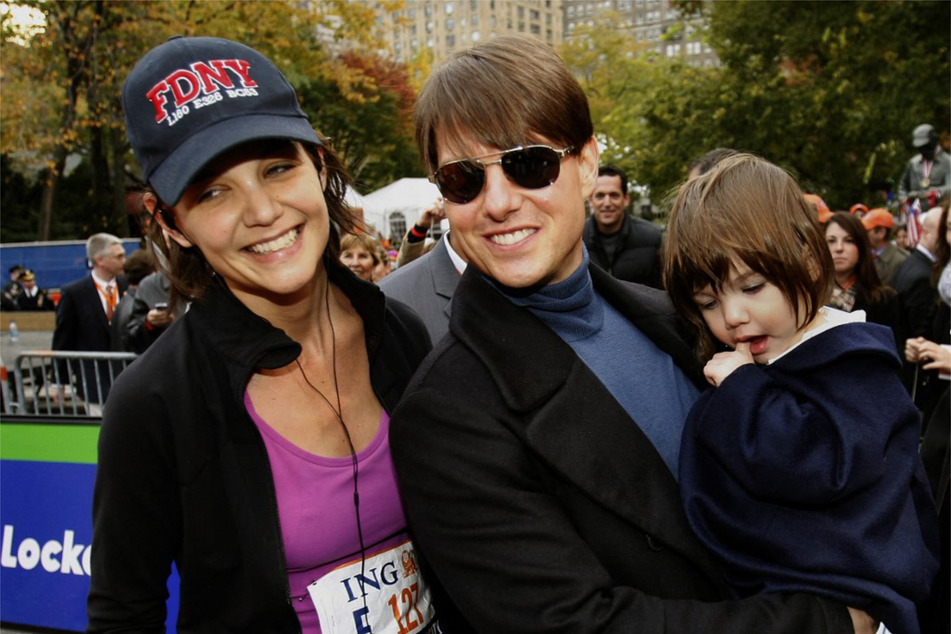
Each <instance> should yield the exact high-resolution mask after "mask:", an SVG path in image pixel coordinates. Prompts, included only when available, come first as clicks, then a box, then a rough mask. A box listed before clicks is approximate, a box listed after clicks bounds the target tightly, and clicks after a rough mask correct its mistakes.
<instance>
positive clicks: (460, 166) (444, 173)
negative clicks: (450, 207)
mask: <svg viewBox="0 0 951 634" xmlns="http://www.w3.org/2000/svg"><path fill="white" fill-rule="evenodd" d="M484 183H485V168H484V167H482V166H481V165H479V164H478V163H474V162H472V161H457V162H455V163H448V164H447V165H443V166H442V167H440V168H439V169H438V170H436V186H437V187H439V191H440V193H442V195H443V196H445V197H446V198H447V199H448V200H449V201H451V202H454V203H456V204H459V205H462V204H465V203H467V202H469V201H470V200H472V199H473V198H475V197H476V196H478V195H479V192H481V191H482V185H483V184H484Z"/></svg>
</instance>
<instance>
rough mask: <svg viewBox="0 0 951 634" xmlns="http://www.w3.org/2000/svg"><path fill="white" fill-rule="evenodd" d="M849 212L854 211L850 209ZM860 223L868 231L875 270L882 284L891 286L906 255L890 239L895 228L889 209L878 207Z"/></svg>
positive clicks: (906, 253)
mask: <svg viewBox="0 0 951 634" xmlns="http://www.w3.org/2000/svg"><path fill="white" fill-rule="evenodd" d="M855 207H856V205H852V209H855ZM850 213H855V212H854V211H851V210H850ZM862 224H863V225H864V226H865V230H866V231H867V232H868V241H869V242H870V243H871V244H872V255H873V256H874V258H875V271H876V272H878V277H879V278H880V279H881V280H882V284H885V285H887V286H891V285H892V280H894V278H895V273H896V272H897V271H898V267H900V266H901V264H902V262H904V261H905V258H907V257H908V252H907V251H905V250H904V249H902V248H900V247H898V246H896V245H895V243H894V242H892V241H891V234H892V229H894V228H895V218H894V217H893V216H892V214H891V212H890V211H888V210H887V209H884V208H882V207H879V208H876V209H872V210H871V211H869V212H868V213H867V214H865V215H864V216H862Z"/></svg>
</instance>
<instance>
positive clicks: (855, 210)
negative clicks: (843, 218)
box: [849, 203, 868, 219]
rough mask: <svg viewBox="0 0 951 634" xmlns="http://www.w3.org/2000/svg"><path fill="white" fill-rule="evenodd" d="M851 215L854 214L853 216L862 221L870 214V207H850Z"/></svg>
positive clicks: (855, 205)
mask: <svg viewBox="0 0 951 634" xmlns="http://www.w3.org/2000/svg"><path fill="white" fill-rule="evenodd" d="M849 213H850V214H852V215H853V216H858V217H859V219H861V218H862V217H863V216H865V214H867V213H868V207H866V206H865V205H863V204H862V203H855V204H854V205H852V206H851V207H849Z"/></svg>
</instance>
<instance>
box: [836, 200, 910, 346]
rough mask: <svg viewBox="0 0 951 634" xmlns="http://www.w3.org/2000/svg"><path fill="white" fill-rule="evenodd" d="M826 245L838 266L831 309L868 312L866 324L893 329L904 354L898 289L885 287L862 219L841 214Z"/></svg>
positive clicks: (842, 212)
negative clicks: (871, 323) (876, 269)
mask: <svg viewBox="0 0 951 634" xmlns="http://www.w3.org/2000/svg"><path fill="white" fill-rule="evenodd" d="M825 232H826V242H828V244H829V251H830V253H831V254H832V262H833V264H834V265H835V285H834V287H833V289H832V297H831V299H830V300H829V305H830V306H833V307H835V308H838V309H839V310H844V311H846V312H849V313H850V312H852V311H854V310H864V311H865V319H866V321H870V322H873V323H876V324H883V325H885V326H889V327H890V328H891V329H892V332H893V333H894V335H895V349H896V350H898V352H899V354H903V352H904V342H905V335H904V326H903V324H902V317H901V304H900V303H899V300H898V294H897V293H896V292H895V289H893V288H891V287H890V286H885V285H884V284H882V281H881V280H880V279H879V277H878V273H877V272H876V271H875V260H874V259H873V258H872V248H871V245H870V244H869V241H868V233H867V232H866V231H865V227H864V226H863V225H862V221H861V220H859V219H858V217H856V216H854V215H852V214H849V213H846V212H844V211H839V212H836V213H834V214H832V217H831V218H830V219H829V221H828V223H826V228H825Z"/></svg>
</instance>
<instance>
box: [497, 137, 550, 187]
mask: <svg viewBox="0 0 951 634" xmlns="http://www.w3.org/2000/svg"><path fill="white" fill-rule="evenodd" d="M502 169H503V170H505V173H506V174H507V175H508V177H509V178H510V179H512V181H513V182H514V183H515V184H516V185H518V186H519V187H524V188H526V189H541V188H542V187H548V186H549V185H551V184H552V183H554V182H555V181H556V180H557V179H558V173H559V172H560V171H561V157H560V156H559V155H558V153H557V152H555V150H553V149H551V148H547V147H540V146H536V147H528V148H525V149H522V150H518V151H517V152H512V153H510V154H506V155H505V156H503V157H502Z"/></svg>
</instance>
